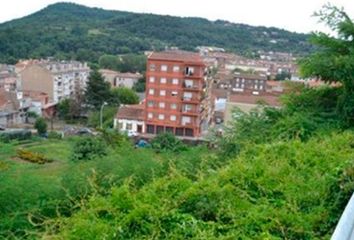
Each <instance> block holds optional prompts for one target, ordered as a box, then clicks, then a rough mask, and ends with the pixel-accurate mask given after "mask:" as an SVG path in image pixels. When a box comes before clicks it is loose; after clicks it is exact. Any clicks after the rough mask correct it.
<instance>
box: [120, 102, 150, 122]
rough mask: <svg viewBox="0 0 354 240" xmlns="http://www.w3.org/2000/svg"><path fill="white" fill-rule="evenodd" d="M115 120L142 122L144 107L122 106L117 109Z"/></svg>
mask: <svg viewBox="0 0 354 240" xmlns="http://www.w3.org/2000/svg"><path fill="white" fill-rule="evenodd" d="M116 118H117V119H129V120H141V121H144V105H143V104H135V105H124V106H121V107H120V108H119V109H118V113H117V115H116Z"/></svg>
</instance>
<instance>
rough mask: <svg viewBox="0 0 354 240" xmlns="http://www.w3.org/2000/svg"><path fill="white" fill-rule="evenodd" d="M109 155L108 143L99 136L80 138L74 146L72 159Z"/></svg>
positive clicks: (87, 158) (88, 158) (89, 158)
mask: <svg viewBox="0 0 354 240" xmlns="http://www.w3.org/2000/svg"><path fill="white" fill-rule="evenodd" d="M105 155H107V147H106V144H105V143H104V142H103V141H102V140H101V139H99V138H94V137H83V138H80V139H79V140H78V141H77V142H76V143H75V144H74V148H73V153H72V156H71V159H72V160H91V159H93V158H96V157H102V156H105Z"/></svg>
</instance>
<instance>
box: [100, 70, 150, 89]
mask: <svg viewBox="0 0 354 240" xmlns="http://www.w3.org/2000/svg"><path fill="white" fill-rule="evenodd" d="M100 73H101V74H102V76H103V77H104V78H105V80H106V81H107V82H109V83H110V84H111V86H112V87H126V88H133V86H134V84H135V83H137V82H138V81H139V79H140V78H142V77H143V76H142V75H141V74H140V73H129V72H127V73H121V72H116V71H112V70H108V69H101V70H100Z"/></svg>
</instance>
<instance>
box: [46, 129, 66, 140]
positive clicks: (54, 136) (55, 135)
mask: <svg viewBox="0 0 354 240" xmlns="http://www.w3.org/2000/svg"><path fill="white" fill-rule="evenodd" d="M62 138H63V137H62V134H61V133H59V132H55V131H51V132H49V134H48V139H62Z"/></svg>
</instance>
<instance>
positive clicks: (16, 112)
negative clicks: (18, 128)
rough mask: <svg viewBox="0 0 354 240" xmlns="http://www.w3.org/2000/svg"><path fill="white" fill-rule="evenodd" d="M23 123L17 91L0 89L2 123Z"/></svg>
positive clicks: (11, 124)
mask: <svg viewBox="0 0 354 240" xmlns="http://www.w3.org/2000/svg"><path fill="white" fill-rule="evenodd" d="M19 123H21V118H20V103H19V101H18V99H17V93H16V92H14V91H6V90H5V89H0V125H2V126H5V127H10V126H13V125H16V124H19Z"/></svg>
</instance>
